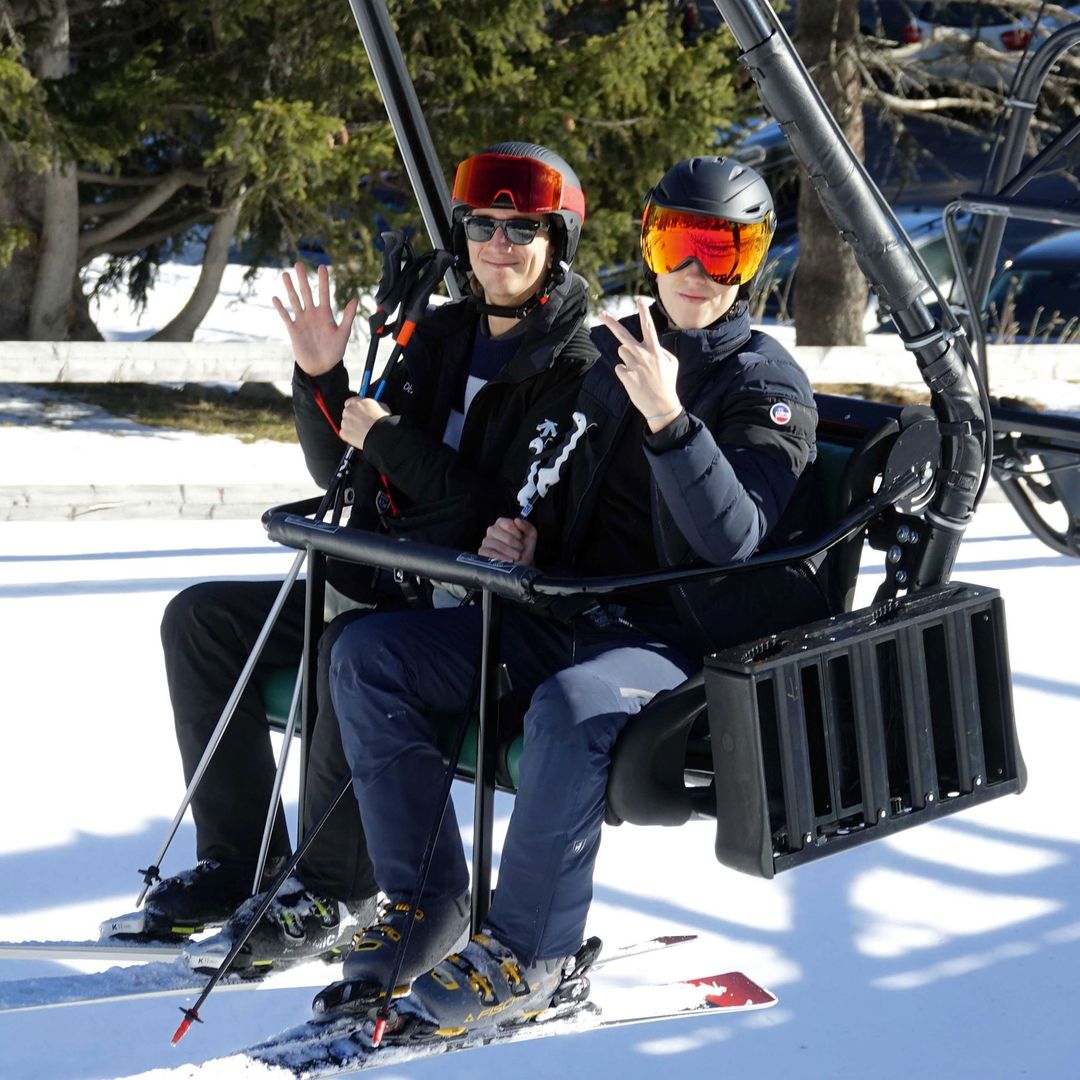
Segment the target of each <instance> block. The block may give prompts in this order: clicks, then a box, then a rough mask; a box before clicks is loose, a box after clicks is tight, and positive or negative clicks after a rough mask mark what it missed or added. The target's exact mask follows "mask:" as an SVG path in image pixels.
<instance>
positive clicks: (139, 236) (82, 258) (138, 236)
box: [79, 210, 214, 266]
mask: <svg viewBox="0 0 1080 1080" xmlns="http://www.w3.org/2000/svg"><path fill="white" fill-rule="evenodd" d="M213 218H214V211H213V210H203V211H201V212H199V213H197V214H189V215H188V216H187V217H183V218H178V219H177V220H175V221H173V222H171V223H169V224H166V225H162V226H161V228H159V229H154V230H152V231H147V232H140V233H131V234H129V235H127V236H125V237H124V238H123V240H114V241H113V242H112V243H108V244H98V245H95V246H93V247H88V248H87V249H86V251H84V252H80V255H79V265H80V266H85V265H86V264H87V263H88V262H91V261H92V260H94V259H96V258H97V257H98V256H99V255H130V254H132V253H133V252H135V251H141V250H142V249H143V248H144V247H149V246H150V245H151V244H159V243H161V241H162V240H168V239H169V238H170V237H172V236H178V235H179V234H180V233H183V232H187V230H188V229H192V228H194V227H195V226H196V225H204V224H206V222H208V221H212V220H213Z"/></svg>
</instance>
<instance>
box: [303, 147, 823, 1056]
mask: <svg viewBox="0 0 1080 1080" xmlns="http://www.w3.org/2000/svg"><path fill="white" fill-rule="evenodd" d="M772 231H773V210H772V199H771V197H770V195H769V191H768V188H767V186H766V184H765V183H764V181H763V180H762V179H761V177H760V176H758V175H757V174H756V173H755V172H754V171H753V170H752V169H749V168H747V167H746V166H743V165H741V164H739V163H737V162H734V161H728V160H724V159H720V158H695V159H691V160H689V161H683V162H680V163H679V164H678V165H676V166H674V167H673V168H672V169H670V170H669V171H668V172H667V173H666V174H665V176H664V177H663V178H662V179H661V181H660V182H659V183H658V184H657V186H656V187H655V188H654V189H653V191H652V192H651V193H650V196H649V200H648V204H647V207H646V210H645V214H644V218H643V222H642V252H643V256H644V259H645V265H646V267H647V270H648V275H649V278H650V281H651V283H652V284H653V285H654V287H655V290H656V294H657V302H656V303H655V304H654V305H653V306H652V308H651V309H650V308H647V307H646V305H645V304H644V303H641V302H639V306H638V313H637V315H635V316H633V317H631V318H629V319H626V320H624V321H623V322H622V323H618V322H616V321H615V320H614V319H610V318H607V317H605V318H604V320H603V321H604V324H605V325H604V327H603V328H598V330H597V332H596V333H595V340H596V341H597V343H598V345H599V346H600V348H601V352H602V356H601V360H600V361H598V362H597V364H595V365H594V366H593V367H592V368H591V369H590V371H589V373H588V374H587V375H586V377H585V379H584V382H583V385H582V392H581V395H580V396H579V398H578V405H577V408H578V410H579V411H580V412H582V413H583V414H584V416H585V417H586V418H587V419H588V422H589V424H590V432H589V436H588V437H587V438H586V439H584V440H583V441H582V444H581V448H580V449H579V450H578V451H577V452H576V453H575V455H574V456H573V457H572V458H571V459H570V462H569V466H568V476H567V477H565V478H564V480H563V483H564V484H565V487H566V490H565V492H564V496H565V503H564V505H565V506H566V507H567V510H568V512H567V513H566V514H565V515H564V516H563V518H562V519H561V521H560V522H558V523H552V522H551V521H550V519H548V518H544V519H542V520H535V519H529V520H524V519H522V518H521V517H517V518H512V517H502V518H500V519H498V520H497V521H496V522H495V523H494V524H493V525H492V526H491V527H490V528H489V529H488V532H487V534H486V536H485V540H484V543H483V544H482V545H481V547H480V552H481V554H485V555H489V556H492V557H495V558H499V559H505V560H509V561H513V562H522V563H530V562H535V563H536V564H537V565H540V566H542V567H543V568H544V569H545V570H548V569H550V570H554V571H556V572H559V573H566V572H570V573H578V574H581V575H583V576H585V575H610V574H630V573H638V572H646V571H654V570H656V569H658V568H661V567H669V566H684V565H688V564H693V563H696V562H702V563H714V564H715V563H725V562H729V561H733V560H741V559H745V558H748V557H749V556H750V555H752V554H753V553H754V552H755V551H757V550H760V549H761V547H762V546H763V545H764V544H766V543H768V542H769V541H770V539H771V538H772V537H774V536H780V535H785V534H787V533H789V532H790V531H792V530H793V529H797V528H798V527H800V526H801V525H802V522H799V521H795V520H794V517H793V516H792V513H790V512H789V511H790V510H791V508H792V506H793V499H794V496H795V492H796V489H797V488H798V487H799V484H800V478H801V477H802V476H803V474H804V471H805V469H806V467H807V465H808V464H809V463H810V462H811V461H812V460H813V459H814V456H815V445H814V432H815V426H816V410H815V406H814V398H813V395H812V393H811V390H810V386H809V384H808V383H807V380H806V377H805V376H804V374H803V372H802V371H801V370H800V369H799V367H798V366H797V365H796V364H795V362H794V361H793V360H792V358H791V357H790V356H789V355H788V354H787V353H786V352H785V351H784V349H783V348H782V347H781V346H780V345H779V344H777V343H776V342H775V341H774V340H772V339H771V338H769V337H768V336H767V335H764V334H760V333H756V332H752V331H751V330H750V326H749V318H748V315H747V308H746V304H745V302H744V301H743V300H742V299H740V293H741V292H742V291H744V290H745V289H746V288H747V286H748V285H749V283H750V281H751V280H752V278H753V276H754V274H755V273H756V272H757V270H758V268H759V267H760V265H761V263H762V261H763V259H764V257H765V253H766V251H767V249H768V246H769V241H770V239H771V236H772ZM795 516H797V514H796V515H795ZM549 527H554V528H555V529H556V531H557V532H558V534H559V535H558V542H557V544H556V545H555V547H556V549H557V554H556V557H555V559H554V560H552V561H550V562H545V561H544V558H543V556H541V555H537V551H538V550H545V536H544V531H545V529H546V528H549ZM546 550H550V547H547V548H546ZM732 582H733V583H735V584H734V586H733V587H731V588H730V589H729V591H727V592H725V591H724V587H723V586H716V587H707V588H698V589H696V590H689V589H683V588H680V589H673V590H667V589H663V588H657V589H651V590H642V591H641V592H639V593H638V594H637V595H634V596H628V597H625V596H624V597H621V598H620V599H619V601H618V603H617V604H608V605H597V604H591V605H589V606H586V605H582V609H581V610H579V611H578V613H577V614H575V615H573V616H571V617H570V618H569V619H567V620H565V621H560V620H559V619H552V618H541V617H539V616H537V615H534V614H532V613H530V612H528V611H524V610H518V609H512V610H507V611H505V612H504V617H503V622H502V629H501V643H502V657H501V658H502V660H503V662H504V663H505V664H506V665H507V666H508V668H509V671H510V677H511V682H512V683H513V686H514V688H515V691H516V692H518V693H526V694H531V700H530V701H529V705H528V709H527V711H526V713H525V717H524V732H525V748H524V753H523V755H522V758H521V779H520V785H519V788H518V794H517V799H516V803H515V806H514V811H513V815H512V817H511V819H510V826H509V830H508V832H507V836H506V841H505V844H504V846H503V851H502V855H501V859H500V866H499V879H498V887H497V889H496V891H495V895H494V898H493V901H492V905H491V909H490V911H489V913H488V916H487V919H486V922H485V926H484V927H483V928H482V932H481V933H479V934H477V935H476V936H474V937H473V938H472V940H471V941H470V942H469V944H468V945H467V946H466V947H465V948H464V949H463V950H461V951H460V952H457V953H453V954H450V955H448V956H447V957H445V958H444V959H443V960H441V961H440V962H439V963H437V964H435V965H434V966H433V967H432V968H431V969H430V970H428V971H426V972H423V973H420V974H417V973H418V972H419V970H420V969H419V965H418V964H415V963H413V962H412V961H413V958H412V957H407V958H406V964H405V977H406V979H408V978H411V977H413V976H414V975H415V976H416V977H415V981H414V982H413V983H412V988H411V993H410V995H409V996H408V997H406V998H404V999H403V1000H402V1001H401V1002H400V1003H399V1005H398V1006H397V1008H398V1011H399V1012H401V1013H411V1014H412V1015H413V1016H414V1017H416V1018H417V1019H418V1021H419V1023H420V1024H421V1025H426V1028H427V1030H428V1031H429V1032H430V1033H432V1034H433V1035H434V1036H438V1035H439V1034H444V1033H449V1032H460V1031H461V1030H462V1029H465V1030H468V1029H471V1028H474V1027H478V1026H479V1027H482V1026H485V1025H487V1026H490V1025H491V1024H493V1023H506V1022H513V1021H519V1020H521V1019H522V1018H524V1017H527V1016H528V1015H529V1014H530V1013H534V1012H536V1011H538V1010H541V1009H543V1008H544V1006H545V1004H546V1003H547V1001H548V1000H550V997H551V994H552V991H553V990H554V989H555V987H556V986H557V985H558V982H559V980H560V978H561V974H562V972H563V970H564V968H565V965H566V962H567V959H568V958H569V957H571V956H572V955H573V954H574V953H575V952H576V950H577V949H578V947H579V946H580V944H581V941H582V938H583V935H584V928H585V920H586V915H587V913H588V909H589V905H590V902H591V897H592V872H593V865H594V861H595V858H596V853H597V848H598V844H599V839H600V827H601V824H602V823H603V819H604V796H605V789H606V785H607V774H608V766H609V761H610V753H611V749H612V746H613V744H614V742H615V739H616V737H617V736H618V734H619V732H620V730H621V729H622V727H623V726H624V724H625V723H626V720H627V718H628V717H629V716H630V715H632V714H634V713H636V712H637V711H639V710H640V709H641V708H642V706H643V705H644V704H646V703H647V702H648V701H649V700H650V699H651V698H652V697H653V696H654V695H655V694H656V693H658V692H660V691H662V690H667V689H670V688H672V687H673V686H676V685H677V684H679V683H680V682H682V681H683V680H684V679H685V678H686V677H687V675H689V674H690V673H691V672H693V671H694V670H696V669H698V668H699V667H700V664H701V658H702V655H703V652H704V651H706V650H708V649H711V648H714V647H715V645H716V643H718V642H725V641H728V642H729V641H739V640H745V638H747V637H750V636H753V635H754V634H756V633H758V632H759V631H760V629H761V628H762V627H764V626H768V627H769V628H771V629H778V628H780V627H781V626H782V625H792V624H794V623H796V622H799V621H801V620H803V619H804V618H811V617H814V616H815V615H817V614H821V613H824V611H825V596H824V592H823V591H822V589H821V588H820V587H819V586H818V584H817V582H816V581H815V580H814V578H813V574H812V573H811V571H810V570H809V569H805V570H799V571H795V572H793V573H792V574H791V575H790V576H784V575H782V576H781V577H780V578H776V579H771V580H765V579H759V581H758V585H757V587H756V588H752V587H750V586H747V585H746V584H745V583H744V581H743V577H742V576H740V575H734V576H733V578H732ZM478 620H479V616H478V613H477V612H476V611H475V610H469V609H465V610H459V611H454V612H428V613H425V612H409V613H402V614H400V615H394V614H389V615H383V616H376V617H374V618H372V619H369V620H364V622H363V623H358V624H354V625H353V626H352V627H350V629H349V630H348V631H347V632H346V633H345V634H344V635H343V636H342V637H341V638H340V639H339V641H338V643H337V645H336V646H335V648H334V651H333V658H332V663H331V692H332V695H333V699H334V703H335V706H336V708H337V711H338V715H339V717H340V718H341V730H342V741H343V745H344V747H345V752H346V756H347V757H348V759H349V763H350V766H351V768H352V772H353V782H354V788H355V790H356V793H357V798H358V800H359V803H360V807H361V813H362V815H363V817H364V821H365V827H366V829H367V833H368V837H369V843H370V850H371V855H372V858H373V861H374V865H375V872H376V877H377V878H378V880H379V881H380V884H382V885H383V887H384V889H386V890H387V891H388V892H389V893H390V894H391V895H392V896H393V895H400V894H402V893H403V892H404V893H407V892H408V890H409V888H410V887H411V883H412V878H413V875H414V874H415V870H416V864H417V860H418V858H419V853H420V851H421V850H422V847H423V840H424V835H423V828H422V826H420V825H412V824H410V825H406V826H405V827H402V824H401V823H402V821H403V820H404V819H407V820H409V821H410V822H423V823H426V822H429V821H431V820H432V818H433V816H434V808H433V807H432V805H431V803H432V800H433V799H434V797H435V795H434V792H435V791H436V790H437V788H438V784H437V783H436V782H435V781H436V778H437V776H438V774H439V772H440V771H441V768H442V764H441V759H440V758H439V755H438V752H437V750H435V749H433V748H432V747H431V742H430V740H431V737H432V736H431V726H430V725H431V723H432V721H433V719H434V717H435V716H436V715H437V714H438V713H440V712H443V711H451V712H452V711H454V710H455V709H459V708H460V707H461V706H462V704H463V702H464V699H465V696H466V695H467V693H468V687H469V685H470V681H471V677H472V673H473V670H474V668H475V664H476V654H477V635H478V625H477V624H478ZM406 638H407V639H408V640H409V641H410V643H411V644H410V649H409V650H406V649H404V648H403V647H402V644H401V643H402V642H403V641H404V640H405V639H406ZM429 792H430V794H429ZM456 829H457V826H456V823H455V821H454V818H453V812H452V807H451V808H449V811H448V814H447V819H446V821H445V822H444V825H443V829H442V831H441V832H440V834H439V837H438V842H437V846H436V849H435V858H434V861H433V864H432V868H431V872H430V875H429V878H428V886H427V890H426V893H425V902H426V903H430V904H431V905H432V906H436V907H437V906H438V905H439V904H440V903H442V902H444V900H443V898H445V897H447V896H452V895H455V894H457V893H460V891H461V890H463V889H464V887H465V884H466V878H467V870H466V867H465V862H464V858H463V855H462V851H461V842H460V839H459V838H458V836H457V832H456ZM422 927H423V923H422V922H420V921H417V923H416V924H415V926H414V934H418V935H419V936H420V937H421V938H423V937H424V932H423V929H422ZM356 970H358V971H359V970H360V968H359V967H358V968H357V969H356ZM374 973H375V972H373V974H374ZM367 994H368V996H366V997H365V988H364V987H362V986H358V985H355V984H354V985H349V984H347V983H346V984H335V985H334V986H331V987H329V988H327V990H325V991H323V992H322V994H320V995H319V996H318V997H317V998H316V1000H315V1008H316V1011H324V1010H331V1009H335V1008H348V1007H350V1003H352V1005H353V1007H354V1008H355V1007H360V1006H361V1003H364V1002H367V1001H370V1000H371V998H370V988H368V989H367ZM390 1030H391V1037H392V1032H393V1025H391V1028H390Z"/></svg>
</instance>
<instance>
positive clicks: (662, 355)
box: [600, 297, 682, 431]
mask: <svg viewBox="0 0 1080 1080" xmlns="http://www.w3.org/2000/svg"><path fill="white" fill-rule="evenodd" d="M637 309H638V319H639V320H640V323H641V334H642V340H641V341H638V340H637V339H636V338H635V337H634V335H633V334H631V333H630V332H629V331H628V330H627V329H626V327H625V326H623V325H622V324H621V323H619V322H618V321H617V320H616V319H614V318H612V317H611V316H610V315H609V314H608V313H607V312H604V313H602V314H601V316H600V321H601V322H602V323H603V324H604V325H605V326H606V327H607V328H608V329H609V330H610V331H611V332H612V333H613V334H614V335H615V339H616V340H617V341H618V342H619V359H620V360H621V361H622V363H621V364H619V365H617V366H616V368H615V374H616V375H618V377H619V381H620V382H621V383H622V384H623V387H624V388H625V389H626V393H627V394H628V395H629V397H630V400H631V401H632V402H633V403H634V408H636V409H637V410H638V412H640V413H641V415H642V416H644V417H645V420H646V422H647V423H648V425H649V430H650V431H659V430H660V429H661V428H664V427H667V425H668V424H670V423H671V421H672V420H674V419H675V417H677V416H678V415H679V413H680V412H681V411H682V404H681V403H680V402H679V395H678V393H677V392H676V390H675V377H676V375H677V374H678V371H679V361H678V360H677V359H676V358H675V356H673V355H672V354H671V353H669V352H668V351H667V349H665V348H664V347H663V345H661V344H660V337H659V335H658V334H657V332H656V326H655V325H654V323H653V321H652V317H651V316H650V315H649V309H648V306H647V305H646V303H645V301H644V300H642V299H641V298H640V297H639V298H638V301H637Z"/></svg>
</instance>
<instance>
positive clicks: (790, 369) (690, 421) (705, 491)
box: [562, 303, 827, 655]
mask: <svg viewBox="0 0 1080 1080" xmlns="http://www.w3.org/2000/svg"><path fill="white" fill-rule="evenodd" d="M652 315H653V319H654V321H655V322H656V324H657V328H658V330H660V332H661V343H662V344H663V345H664V347H665V348H666V349H668V350H669V351H671V352H672V353H674V354H675V356H677V357H678V359H679V375H678V391H679V398H680V400H681V401H682V402H683V404H684V406H685V408H686V416H685V417H684V418H683V419H682V420H681V421H680V427H681V431H679V432H678V433H677V434H676V436H675V437H674V438H671V435H670V433H668V435H667V436H666V438H665V437H663V436H664V433H659V434H660V436H661V438H657V437H656V436H653V437H651V438H646V439H645V441H644V443H645V444H644V447H643V452H644V454H645V456H646V459H647V461H648V464H649V467H650V473H651V483H650V491H649V503H650V511H651V513H650V517H651V520H652V525H653V542H654V545H655V549H656V553H657V558H658V562H659V567H662V568H669V567H686V566H694V565H705V564H710V563H711V564H721V563H726V562H735V561H741V560H744V559H747V558H749V557H750V556H751V555H753V554H754V553H755V552H758V551H763V550H769V549H771V548H776V547H781V546H783V545H785V544H787V543H791V542H792V541H793V540H795V539H796V538H797V537H798V536H800V535H802V534H804V533H805V534H807V535H812V534H813V533H814V532H815V531H817V529H818V527H819V523H820V517H819V514H818V510H817V507H816V506H815V505H814V501H813V497H812V486H811V481H810V472H811V470H810V466H811V465H812V463H813V461H814V459H815V456H816V449H815V429H816V426H817V408H816V405H815V403H814V397H813V393H812V391H811V388H810V384H809V382H808V381H807V378H806V376H805V374H804V373H803V371H802V369H801V368H800V367H799V366H798V365H797V364H796V363H795V361H794V360H793V359H792V358H791V356H790V355H789V354H788V353H787V351H786V350H785V349H784V348H783V347H782V346H781V345H780V344H779V343H778V342H777V341H775V340H774V339H773V338H771V337H769V336H768V335H767V334H762V333H760V332H756V331H752V330H751V328H750V319H749V315H748V313H747V309H746V305H745V304H741V303H740V304H739V305H738V307H737V308H735V309H733V310H732V312H731V314H730V315H729V316H728V317H727V318H725V319H722V320H721V321H720V322H718V323H716V324H714V325H713V326H711V327H708V328H706V329H704V330H696V331H678V332H672V331H671V330H670V329H669V328H668V326H667V323H666V321H665V320H664V318H663V315H662V313H661V312H660V311H659V309H658V308H657V307H655V306H654V307H653V309H652ZM623 324H624V325H625V326H626V327H627V329H628V330H629V331H630V332H631V333H633V334H634V335H635V336H636V337H638V338H640V337H641V334H640V328H639V325H638V320H637V316H633V317H630V318H627V319H625V320H623ZM593 338H594V341H595V342H596V343H597V345H598V347H599V348H600V350H601V353H602V355H601V359H600V360H599V361H598V362H597V363H596V364H595V365H594V366H593V368H592V369H591V370H590V372H589V374H588V375H587V376H586V377H585V380H584V382H583V384H582V390H581V396H580V398H579V408H580V409H581V410H582V411H583V412H584V413H585V415H586V416H587V417H588V419H589V420H590V421H591V422H592V423H594V424H595V425H596V426H595V428H594V429H593V430H592V431H591V432H590V438H589V440H588V442H587V443H586V445H585V446H584V447H583V450H582V452H580V453H578V454H577V456H576V457H575V459H574V460H573V462H572V464H571V472H570V477H569V482H568V485H567V491H566V492H565V498H566V499H567V500H568V501H569V505H570V507H571V513H570V514H569V515H568V517H567V518H566V519H565V523H564V531H563V540H562V550H563V554H564V560H565V561H564V563H563V566H562V568H564V569H570V570H571V571H572V570H573V564H574V555H575V552H577V551H578V550H579V548H580V547H581V545H582V542H583V539H584V537H585V535H586V531H587V530H588V529H590V528H592V527H593V526H594V522H593V520H592V517H593V512H594V510H595V507H596V505H597V499H598V495H599V490H600V486H601V484H602V483H603V479H604V475H605V473H606V471H607V468H608V466H609V465H610V462H611V456H612V451H613V450H614V448H615V447H616V445H617V444H618V441H619V437H620V434H621V432H622V431H623V429H624V427H625V425H626V424H627V423H630V422H631V421H632V420H634V418H637V417H638V414H637V411H636V410H635V409H634V408H633V406H632V405H631V403H630V400H629V398H628V397H627V395H626V391H625V390H624V389H623V387H622V384H621V383H620V382H619V380H618V378H617V376H616V375H615V366H616V365H617V364H618V362H619V360H618V355H617V342H616V341H615V339H614V337H613V336H612V335H611V334H610V333H609V332H608V331H607V330H605V329H603V328H597V329H596V330H595V331H594V332H593ZM673 426H674V425H673ZM650 443H652V444H653V445H655V446H658V447H661V448H660V449H652V448H650ZM669 596H670V599H671V601H672V604H673V606H674V609H675V611H676V612H677V614H678V617H679V621H680V622H681V629H682V633H681V634H680V636H679V640H678V643H679V644H681V645H683V647H684V648H685V649H687V650H688V651H691V652H695V653H697V655H703V654H704V653H706V652H711V651H715V650H716V649H718V648H721V647H724V646H726V645H731V644H735V643H737V642H739V641H742V640H746V639H747V638H749V637H755V636H758V635H760V634H765V633H772V632H775V631H778V630H780V629H783V628H786V627H789V626H793V625H796V624H798V623H801V622H804V621H809V620H810V619H813V618H818V617H820V616H822V615H825V614H827V609H826V606H825V597H824V592H823V590H822V588H821V587H820V586H819V584H818V583H817V581H816V580H815V577H814V574H813V572H812V571H811V570H810V569H809V568H807V567H804V566H799V567H795V568H792V569H790V570H788V569H784V570H780V571H753V572H751V573H748V574H735V575H732V576H730V577H729V578H726V579H722V580H720V581H718V582H716V583H709V584H703V585H696V586H693V587H686V586H680V587H677V588H673V589H671V590H669Z"/></svg>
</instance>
